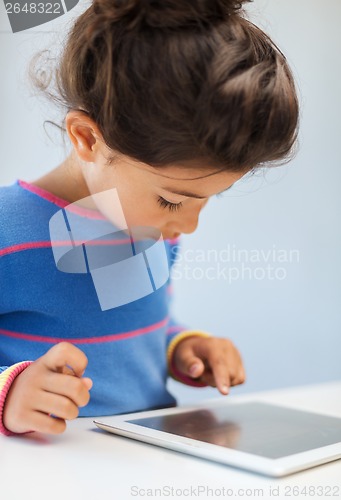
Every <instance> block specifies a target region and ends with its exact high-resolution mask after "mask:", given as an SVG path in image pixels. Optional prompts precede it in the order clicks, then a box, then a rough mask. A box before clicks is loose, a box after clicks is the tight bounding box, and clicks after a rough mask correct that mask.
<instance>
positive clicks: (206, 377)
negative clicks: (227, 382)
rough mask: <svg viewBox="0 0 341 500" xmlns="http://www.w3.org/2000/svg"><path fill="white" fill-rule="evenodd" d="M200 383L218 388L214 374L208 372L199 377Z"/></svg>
mask: <svg viewBox="0 0 341 500" xmlns="http://www.w3.org/2000/svg"><path fill="white" fill-rule="evenodd" d="M199 380H200V382H203V383H204V384H206V385H209V386H211V387H217V385H216V383H215V378H214V375H213V373H212V372H207V371H206V370H205V371H204V373H203V374H202V375H201V377H199Z"/></svg>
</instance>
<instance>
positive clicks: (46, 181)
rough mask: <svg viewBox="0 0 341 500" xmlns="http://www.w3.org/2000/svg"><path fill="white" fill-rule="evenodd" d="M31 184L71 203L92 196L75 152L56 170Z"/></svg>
mask: <svg viewBox="0 0 341 500" xmlns="http://www.w3.org/2000/svg"><path fill="white" fill-rule="evenodd" d="M30 182H31V184H34V185H35V186H38V187H40V188H42V189H45V190H46V191H49V192H50V193H52V194H54V195H55V196H58V197H59V198H62V199H64V200H66V201H69V202H70V203H73V202H75V201H78V200H80V199H82V198H85V197H86V196H89V194H90V193H89V190H88V187H87V185H86V182H85V179H84V176H83V173H82V168H81V165H80V162H79V161H78V158H77V157H76V155H75V153H74V151H72V152H71V153H70V155H69V156H68V157H67V158H66V159H65V160H64V161H63V162H62V163H61V164H60V165H58V166H57V167H56V168H54V169H53V170H51V171H50V172H48V173H47V174H45V175H43V176H42V177H40V178H38V179H36V180H34V181H30Z"/></svg>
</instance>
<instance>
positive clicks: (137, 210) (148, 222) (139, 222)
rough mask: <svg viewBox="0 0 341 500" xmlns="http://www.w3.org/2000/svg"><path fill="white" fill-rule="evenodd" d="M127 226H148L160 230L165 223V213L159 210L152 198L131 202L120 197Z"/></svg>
mask: <svg viewBox="0 0 341 500" xmlns="http://www.w3.org/2000/svg"><path fill="white" fill-rule="evenodd" d="M120 200H121V204H122V207H123V212H124V216H125V218H126V221H127V224H128V226H150V227H156V228H161V227H162V226H163V225H164V224H165V221H167V211H166V210H164V211H163V210H162V209H160V207H159V206H158V204H157V201H156V200H155V201H154V200H153V198H152V197H150V198H146V199H143V200H132V199H129V198H126V197H122V196H121V197H120Z"/></svg>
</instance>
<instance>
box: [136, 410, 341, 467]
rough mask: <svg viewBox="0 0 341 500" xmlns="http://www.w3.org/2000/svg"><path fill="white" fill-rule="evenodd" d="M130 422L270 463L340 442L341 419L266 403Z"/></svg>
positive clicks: (139, 419)
mask: <svg viewBox="0 0 341 500" xmlns="http://www.w3.org/2000/svg"><path fill="white" fill-rule="evenodd" d="M127 422H129V423H132V424H135V425H140V426H143V427H148V428H150V429H155V430H159V431H163V432H169V433H171V434H175V435H177V436H183V437H187V438H192V439H196V440H198V441H203V442H205V443H211V444H215V445H219V446H223V447H225V448H231V449H234V450H238V451H243V452H246V453H251V454H253V455H258V456H262V457H266V458H272V459H276V458H282V457H285V456H288V455H294V454H296V453H301V452H305V451H309V450H312V449H315V448H320V447H322V446H327V445H331V444H336V443H338V442H341V419H340V418H336V417H329V416H324V415H318V414H316V413H309V412H305V411H300V410H294V409H290V408H285V407H281V406H275V405H270V404H266V403H240V404H231V405H229V404H226V403H225V404H223V405H222V406H217V407H216V408H213V409H198V410H193V411H186V412H183V413H178V414H174V415H165V416H155V417H148V418H134V419H132V420H127Z"/></svg>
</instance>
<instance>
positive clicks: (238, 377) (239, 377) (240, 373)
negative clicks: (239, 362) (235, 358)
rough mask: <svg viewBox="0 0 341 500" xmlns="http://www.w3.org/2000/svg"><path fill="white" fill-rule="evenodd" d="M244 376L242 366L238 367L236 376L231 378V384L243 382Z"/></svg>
mask: <svg viewBox="0 0 341 500" xmlns="http://www.w3.org/2000/svg"><path fill="white" fill-rule="evenodd" d="M245 379H246V376H245V371H244V369H243V368H240V369H239V371H238V372H237V374H236V376H235V377H233V378H232V380H231V385H239V384H243V383H244V382H245Z"/></svg>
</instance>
